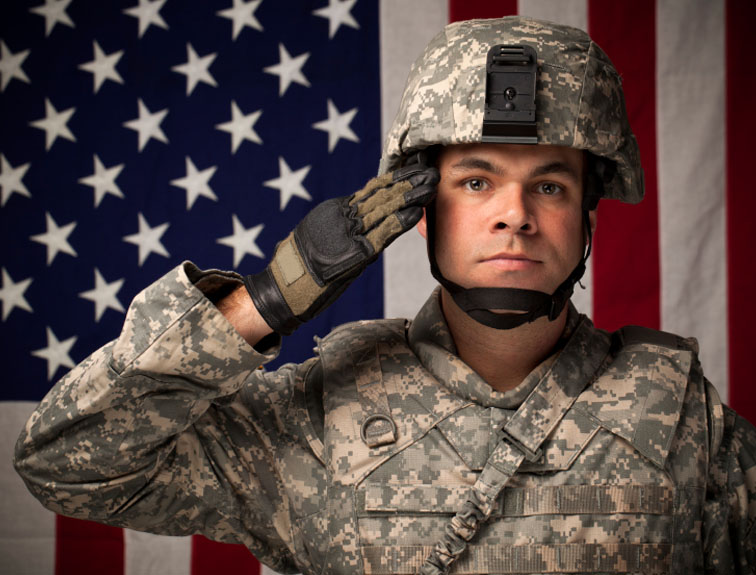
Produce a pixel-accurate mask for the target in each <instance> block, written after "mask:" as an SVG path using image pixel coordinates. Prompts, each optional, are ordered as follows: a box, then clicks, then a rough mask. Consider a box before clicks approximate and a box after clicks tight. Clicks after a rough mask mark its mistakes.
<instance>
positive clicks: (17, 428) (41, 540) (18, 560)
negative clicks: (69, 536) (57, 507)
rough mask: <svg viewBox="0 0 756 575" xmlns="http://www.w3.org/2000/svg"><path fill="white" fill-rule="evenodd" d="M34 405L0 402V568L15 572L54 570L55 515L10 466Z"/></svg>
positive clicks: (41, 573)
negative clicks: (41, 502)
mask: <svg viewBox="0 0 756 575" xmlns="http://www.w3.org/2000/svg"><path fill="white" fill-rule="evenodd" d="M36 406H37V404H36V403H32V402H10V401H9V402H0V493H2V497H0V557H1V558H2V562H1V563H0V564H1V565H2V566H1V567H0V571H2V572H3V573H13V574H14V575H25V574H27V573H28V574H30V575H31V574H34V575H47V574H49V575H53V573H54V572H55V514H54V513H52V512H51V511H48V510H47V509H45V508H44V507H42V505H40V503H39V502H38V501H37V500H36V499H34V497H32V495H31V494H30V493H29V491H27V489H26V486H25V485H24V482H23V481H22V480H21V478H20V477H19V476H18V475H17V474H16V471H15V470H14V469H13V465H12V461H13V448H14V445H15V443H16V438H17V437H18V434H19V433H20V432H21V429H23V427H24V425H25V424H26V420H27V419H28V418H29V415H30V414H31V412H32V411H33V410H34V408H35V407H36Z"/></svg>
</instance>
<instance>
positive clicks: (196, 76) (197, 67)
mask: <svg viewBox="0 0 756 575" xmlns="http://www.w3.org/2000/svg"><path fill="white" fill-rule="evenodd" d="M217 55H218V53H217V52H214V53H212V54H208V55H207V56H203V57H202V58H200V57H199V56H197V53H196V52H195V51H194V48H192V45H191V44H187V45H186V63H185V64H180V65H178V66H174V67H173V68H171V70H173V71H174V72H178V73H179V74H184V75H185V76H186V95H187V96H189V95H190V94H191V93H192V91H193V90H194V88H195V86H196V85H197V84H198V83H199V82H205V84H210V85H211V86H213V87H217V86H218V83H217V82H216V81H215V78H213V77H212V76H211V75H210V70H209V69H208V68H210V64H212V63H213V60H215V57H216V56H217Z"/></svg>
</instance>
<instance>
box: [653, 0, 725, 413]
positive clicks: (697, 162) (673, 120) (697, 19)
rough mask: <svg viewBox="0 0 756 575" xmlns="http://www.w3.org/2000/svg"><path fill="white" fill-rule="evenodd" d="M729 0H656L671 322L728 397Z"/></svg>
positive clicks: (664, 255) (663, 233)
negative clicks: (693, 343) (693, 341)
mask: <svg viewBox="0 0 756 575" xmlns="http://www.w3.org/2000/svg"><path fill="white" fill-rule="evenodd" d="M724 30H725V24H724V3H723V2H710V1H709V0H690V1H688V2H657V30H656V41H657V49H656V51H657V65H656V77H657V132H658V133H657V139H658V158H659V173H658V178H659V179H658V181H659V220H660V221H659V227H660V249H661V285H662V297H661V308H662V309H661V317H662V329H664V330H666V331H672V332H675V333H679V334H681V335H686V336H691V335H692V336H695V337H697V338H698V340H699V342H700V346H701V361H702V364H703V367H704V371H705V373H706V375H707V377H708V378H709V379H710V380H711V381H712V383H714V384H715V385H716V386H717V389H718V390H719V392H720V394H721V395H722V398H723V399H724V400H725V401H726V398H727V267H726V228H725V188H724V186H725V175H724V174H725V130H724V121H725V116H724V96H725V87H724V86H725V39H724Z"/></svg>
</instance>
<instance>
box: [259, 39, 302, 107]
mask: <svg viewBox="0 0 756 575" xmlns="http://www.w3.org/2000/svg"><path fill="white" fill-rule="evenodd" d="M278 55H279V58H280V59H281V60H280V63H278V64H276V65H275V66H268V67H267V68H263V71H265V72H267V73H268V74H275V75H276V76H278V78H279V84H278V95H279V96H283V95H284V94H285V93H286V90H287V88H288V87H289V84H291V83H292V82H297V83H298V84H302V85H303V86H307V87H309V86H310V82H309V81H308V80H307V78H305V76H304V74H303V73H302V66H304V63H305V62H307V58H309V57H310V53H309V52H305V53H304V54H301V55H299V56H297V57H296V58H292V57H291V56H290V55H289V53H288V52H287V51H286V48H285V47H284V45H283V44H279V45H278Z"/></svg>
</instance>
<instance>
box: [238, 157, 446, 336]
mask: <svg viewBox="0 0 756 575" xmlns="http://www.w3.org/2000/svg"><path fill="white" fill-rule="evenodd" d="M438 180H439V174H438V170H437V169H436V168H432V167H428V166H426V165H424V164H423V163H422V159H421V156H420V154H417V155H416V156H413V158H412V159H411V160H410V163H408V165H406V166H404V167H402V168H399V169H398V170H396V171H394V172H391V173H388V174H384V175H382V176H378V177H376V178H373V179H372V180H370V181H369V182H368V183H367V185H366V186H365V187H364V188H363V189H362V190H360V191H359V192H356V193H354V194H352V195H351V196H346V197H343V198H334V199H331V200H326V201H325V202H323V203H322V204H319V205H318V206H316V207H315V208H314V209H313V210H312V211H311V212H310V213H309V214H307V215H306V216H305V218H304V219H303V220H302V221H301V222H300V223H299V225H298V226H297V227H296V228H295V229H294V231H293V232H291V233H290V234H289V235H288V236H287V237H286V238H285V239H284V240H283V241H282V242H280V243H279V244H278V245H277V246H276V250H275V253H274V255H273V259H272V260H271V262H270V264H269V265H268V267H267V268H265V269H264V270H263V271H262V272H260V273H258V274H254V275H250V276H247V277H245V278H244V283H245V285H246V286H247V290H248V291H249V295H250V296H251V297H252V301H253V302H254V304H255V306H256V307H257V310H258V311H259V312H260V315H262V317H263V319H264V320H265V321H266V322H267V323H268V325H269V326H270V327H272V328H273V329H274V330H275V331H276V332H277V333H280V334H282V335H289V334H290V333H292V332H293V331H294V330H295V329H296V328H297V327H299V326H300V325H301V324H302V323H304V322H306V321H308V320H310V319H312V318H313V317H315V316H316V315H317V314H319V313H320V312H321V311H323V310H324V309H325V308H326V307H327V306H329V305H330V304H331V303H332V302H333V301H334V300H335V299H336V298H337V297H338V296H339V295H341V293H342V292H343V291H344V290H345V289H346V288H347V286H348V285H349V284H350V283H351V282H352V281H354V279H355V278H357V276H359V275H360V273H362V270H364V269H365V268H366V267H367V266H368V264H370V263H371V262H373V261H374V260H375V259H377V258H378V255H379V254H380V253H381V251H383V249H384V248H386V246H388V245H389V244H390V243H391V242H392V241H394V240H395V239H396V238H397V237H399V236H400V235H401V234H403V233H404V232H406V231H407V230H409V229H410V228H412V227H413V226H414V225H415V224H416V223H417V222H418V221H419V220H420V218H421V217H422V215H423V210H422V207H423V206H425V205H427V204H428V203H429V202H430V201H431V200H432V199H433V196H434V195H435V193H436V184H438Z"/></svg>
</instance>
